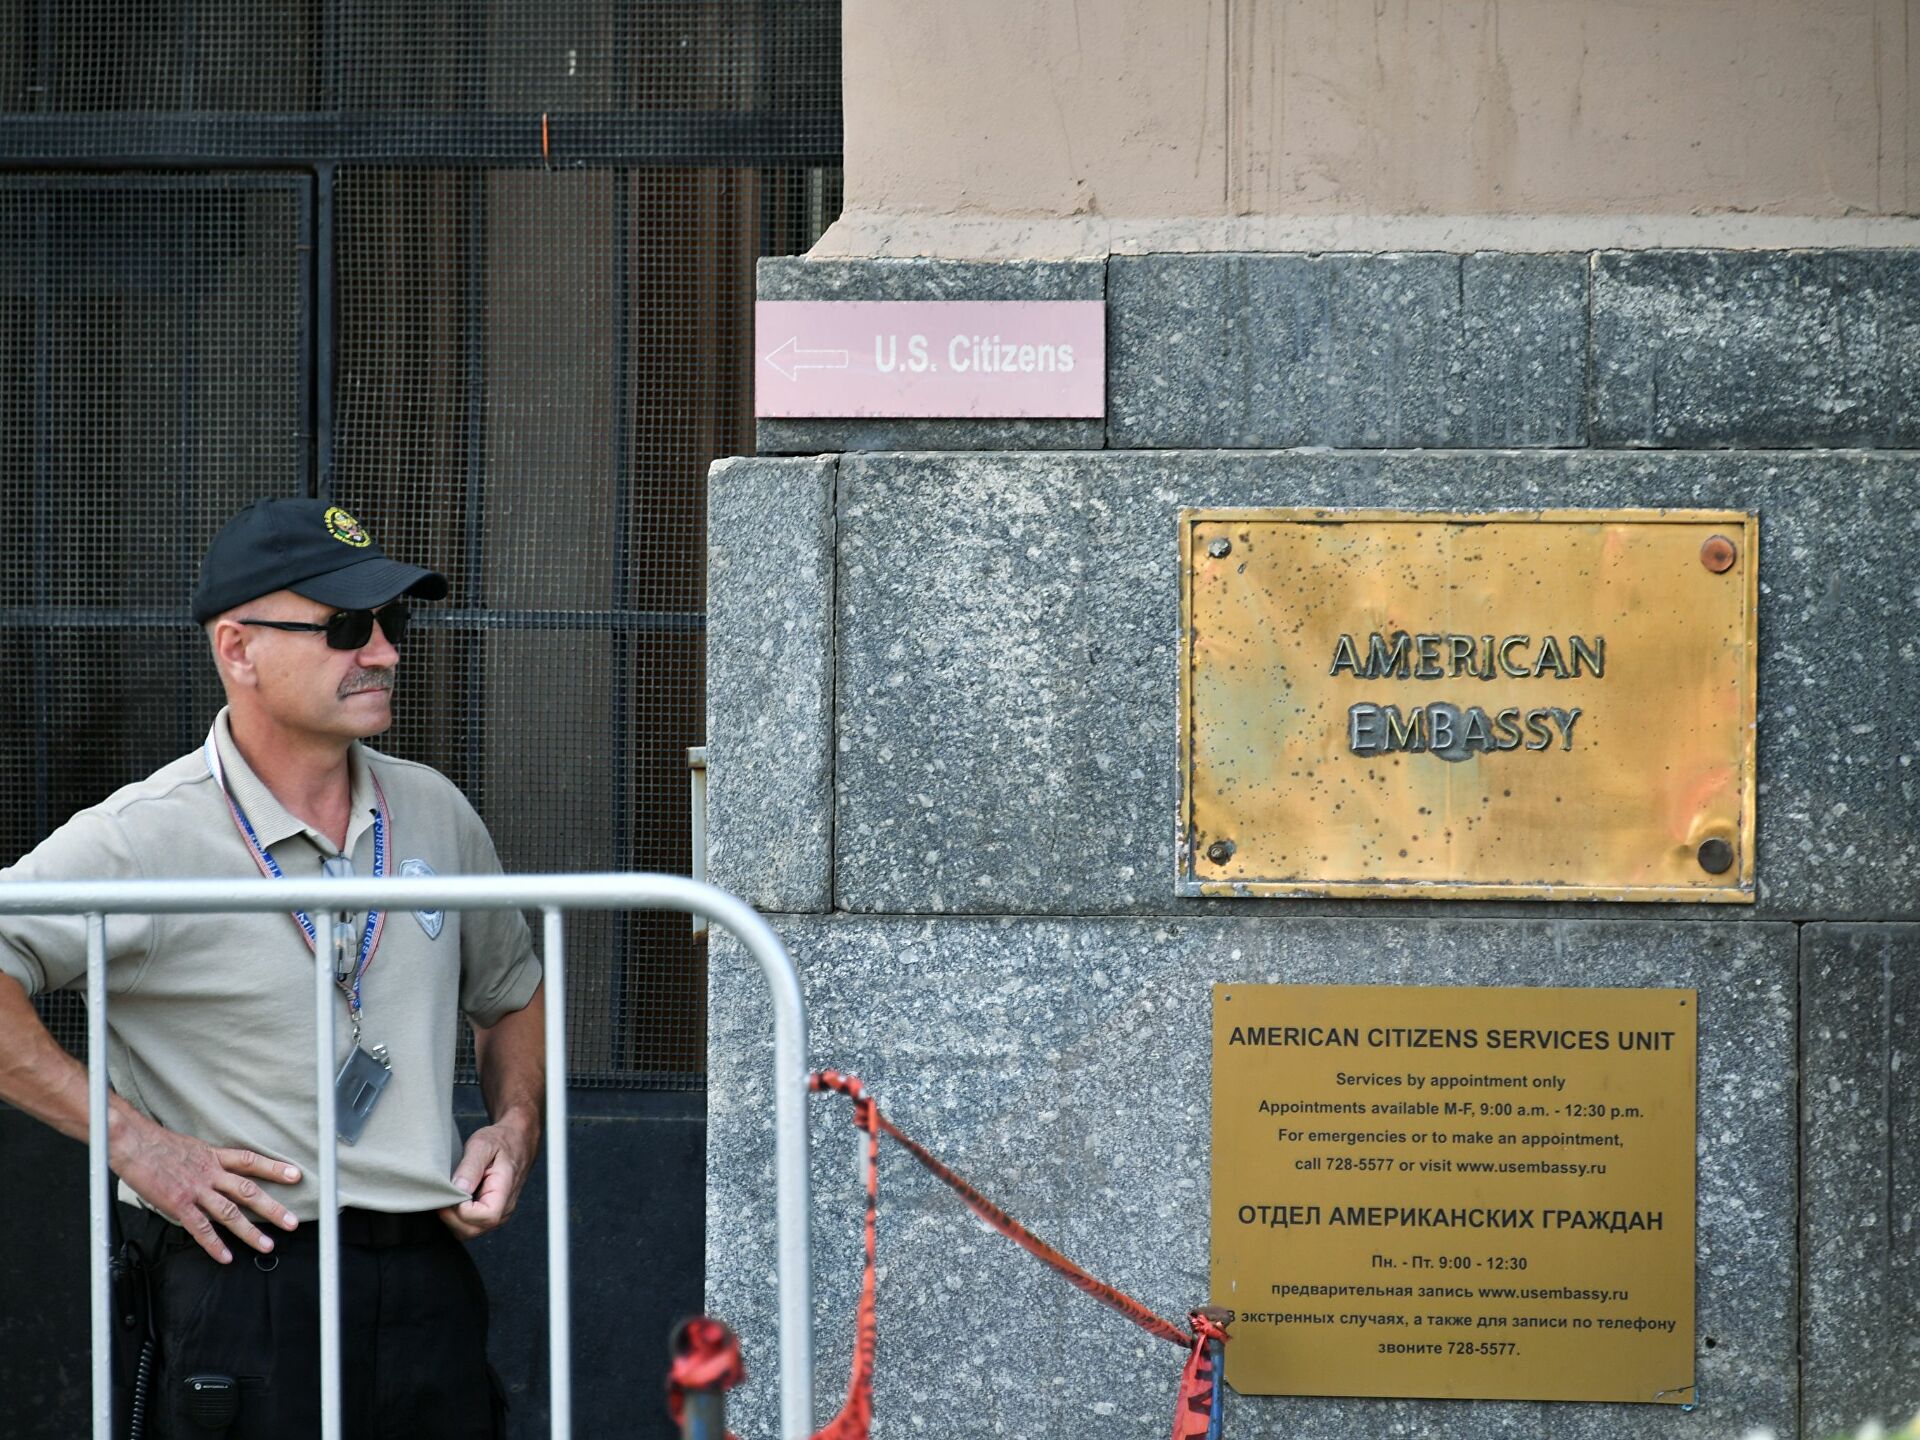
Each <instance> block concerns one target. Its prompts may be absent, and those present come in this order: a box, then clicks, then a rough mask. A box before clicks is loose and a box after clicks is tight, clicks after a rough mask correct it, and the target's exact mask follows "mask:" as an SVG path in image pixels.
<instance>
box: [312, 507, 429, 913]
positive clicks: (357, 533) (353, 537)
mask: <svg viewBox="0 0 1920 1440" xmlns="http://www.w3.org/2000/svg"><path fill="white" fill-rule="evenodd" d="M326 522H327V533H328V534H329V535H331V536H333V538H334V539H336V540H338V541H339V542H340V543H341V544H342V545H351V546H353V547H354V548H355V549H357V550H364V549H365V548H366V547H367V546H369V545H371V544H372V543H373V537H372V536H371V535H369V534H367V532H366V531H365V530H363V529H362V528H361V526H360V522H359V521H358V520H356V519H354V518H353V516H351V515H349V514H348V513H347V512H346V511H344V510H342V509H341V508H340V507H339V506H338V505H334V506H331V507H330V508H329V509H328V510H327V513H326ZM427 873H428V874H429V875H431V874H432V873H433V872H432V871H431V870H429V871H428V872H427Z"/></svg>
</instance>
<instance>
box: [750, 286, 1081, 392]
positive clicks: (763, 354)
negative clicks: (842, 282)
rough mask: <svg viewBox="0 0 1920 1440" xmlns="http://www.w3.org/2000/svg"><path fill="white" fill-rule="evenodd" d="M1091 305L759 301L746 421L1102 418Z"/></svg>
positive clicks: (1077, 302) (1051, 302)
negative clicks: (751, 404) (749, 417)
mask: <svg viewBox="0 0 1920 1440" xmlns="http://www.w3.org/2000/svg"><path fill="white" fill-rule="evenodd" d="M1106 316H1107V307H1106V303H1105V302H1104V301H1100V300H762V301H760V302H759V304H757V305H755V306H754V325H755V329H756V332H757V333H756V335H755V343H754V353H755V355H756V357H757V358H756V362H755V364H754V413H755V414H757V415H759V416H762V417H763V418H767V419H780V418H799V417H803V416H831V417H834V418H846V419H852V418H856V417H863V416H901V417H909V416H972V417H979V418H988V417H996V418H998V417H1008V418H1013V417H1034V418H1049V419H1052V418H1069V419H1071V418H1090V419H1097V418H1098V417H1100V416H1102V415H1104V414H1106V399H1107V319H1106Z"/></svg>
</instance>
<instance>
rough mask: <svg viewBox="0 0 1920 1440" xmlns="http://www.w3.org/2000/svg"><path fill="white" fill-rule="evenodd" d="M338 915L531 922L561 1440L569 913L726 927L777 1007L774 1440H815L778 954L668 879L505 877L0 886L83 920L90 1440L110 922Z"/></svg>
mask: <svg viewBox="0 0 1920 1440" xmlns="http://www.w3.org/2000/svg"><path fill="white" fill-rule="evenodd" d="M292 909H306V910H315V911H322V910H326V911H332V910H341V909H350V910H356V911H364V910H371V909H379V910H384V911H389V912H392V911H399V910H439V909H447V910H539V911H540V912H541V914H542V915H543V917H544V919H545V936H546V947H545V948H546V954H545V964H546V987H547V988H546V1024H547V1031H546V1055H547V1062H548V1071H549V1077H550V1078H549V1083H548V1085H547V1119H546V1142H547V1288H548V1300H549V1307H550V1315H551V1331H550V1336H549V1343H548V1350H547V1363H548V1366H549V1370H550V1380H549V1384H550V1387H551V1390H552V1419H553V1430H552V1433H553V1436H554V1440H571V1437H572V1434H573V1390H572V1378H571V1368H570V1358H571V1355H572V1348H573V1346H572V1327H571V1316H570V1312H569V1308H568V1307H569V1303H570V1293H571V1292H570V1286H569V1275H568V1265H567V1240H568V1232H567V1087H566V1064H567V1048H566V1009H567V1007H566V965H565V937H564V935H563V934H562V929H563V925H562V915H563V912H564V911H567V910H678V911H683V912H686V913H688V914H705V915H707V916H709V917H710V918H711V919H713V920H714V921H717V922H718V923H719V924H721V925H724V926H726V928H727V929H729V930H731V931H732V932H733V933H734V934H735V935H737V936H739V938H740V940H741V941H742V943H744V944H745V945H746V947H747V949H748V950H749V951H750V952H752V954H753V957H754V958H755V959H756V960H758V961H759V962H760V968H761V971H762V972H763V973H764V974H765V976H766V978H767V985H768V987H769V989H771V991H772V992H773V1005H774V1127H775V1155H774V1166H775V1171H774V1173H775V1204H776V1207H777V1217H778V1218H777V1226H778V1232H777V1233H778V1239H779V1252H780V1270H779V1275H780V1433H781V1436H782V1440H805V1437H806V1436H808V1435H809V1434H811V1433H812V1430H813V1330H812V1313H811V1306H812V1298H811V1289H812V1281H811V1274H810V1270H809V1260H808V1254H809V1251H808V1236H807V1216H808V1203H809V1202H808V1197H807V1112H806V1106H807V1015H806V1004H805V1002H804V1000H803V999H802V998H801V994H800V981H799V977H798V976H797V975H796V974H795V973H794V968H793V961H792V959H791V958H790V957H789V956H788V955H787V951H786V947H785V946H783V945H782V944H781V943H780V939H779V937H778V936H777V935H775V934H774V933H773V930H772V929H771V928H770V927H769V926H768V925H767V922H766V921H764V920H762V919H761V918H760V916H759V915H758V914H756V913H755V912H754V911H753V909H752V908H751V907H750V906H748V905H747V904H746V903H745V902H743V901H741V900H739V899H737V898H736V897H735V896H733V895H730V894H728V893H727V892H726V891H724V890H719V889H715V888H714V887H713V886H711V885H705V884H702V883H700V882H698V881H694V880H688V879H685V878H683V877H681V876H677V875H635V874H628V875H501V876H485V877H482V876H465V877H458V878H434V879H419V880H413V879H352V878H342V879H330V878H320V879H314V880H292V879H287V880H278V881H275V882H274V883H272V884H268V885H263V884H260V883H258V882H257V881H231V880H118V881H69V882H59V883H46V882H39V881H34V882H22V883H20V884H9V885H0V914H9V915H84V916H86V917H87V1079H88V1107H89V1112H88V1113H89V1122H88V1127H87V1134H88V1142H87V1143H88V1165H89V1169H88V1180H89V1186H88V1217H89V1227H90V1228H89V1232H88V1247H89V1253H90V1254H91V1256H92V1265H91V1269H92V1321H93V1436H94V1440H111V1436H112V1385H111V1374H112V1372H111V1368H110V1367H111V1357H112V1351H111V1344H112V1340H111V1329H110V1326H109V1324H108V1273H107V1266H108V1260H109V1247H110V1242H109V1239H108V1235H109V1228H108V1212H107V1207H108V1206H109V1205H110V1204H111V1203H112V1196H111V1195H110V1194H109V1193H108V1189H107V1180H108V1167H107V1023H106V1021H107V938H106V936H107V922H106V917H107V916H108V915H157V914H181V913H195V914H237V913H254V912H260V911H268V912H271V911H285V910H292ZM330 960H331V957H330V955H329V954H328V948H327V947H326V946H321V947H319V953H318V955H317V956H316V964H315V966H314V1007H315V1013H316V1015H317V1017H318V1019H319V1024H318V1026H317V1036H316V1040H315V1046H314V1063H315V1067H316V1070H315V1079H316V1081H317V1082H318V1085H319V1092H320V1114H319V1127H320V1128H319V1134H320V1135H321V1136H322V1137H323V1140H322V1144H321V1145H320V1147H319V1150H320V1296H321V1302H320V1303H321V1308H320V1317H321V1327H320V1334H321V1355H320V1366H321V1373H320V1387H321V1388H320V1395H321V1417H322V1432H321V1433H322V1440H339V1435H340V1356H339V1337H340V1310H339V1305H340V1297H339V1273H340V1272H339V1246H340V1235H339V1199H340V1192H339V1173H338V1168H337V1151H336V1144H337V1142H335V1143H327V1141H328V1139H329V1138H330V1137H332V1136H333V1133H334V1128H335V1126H334V1116H333V1105H334V1094H333V1072H334V1022H335V1019H336V1017H335V1014H334V1011H335V1008H336V1001H335V999H334V995H335V991H334V986H333V972H332V967H331V963H330Z"/></svg>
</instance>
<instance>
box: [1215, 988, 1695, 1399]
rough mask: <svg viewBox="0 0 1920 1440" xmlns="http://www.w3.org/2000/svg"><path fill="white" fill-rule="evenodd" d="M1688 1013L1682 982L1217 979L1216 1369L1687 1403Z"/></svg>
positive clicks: (1328, 1385) (1312, 1381) (1234, 1374)
mask: <svg viewBox="0 0 1920 1440" xmlns="http://www.w3.org/2000/svg"><path fill="white" fill-rule="evenodd" d="M1697 1010H1698V996H1697V995H1696V993H1695V992H1694V991H1691V990H1598V989H1595V990H1548V989H1538V990H1535V989H1497V990H1496V989H1470V988H1465V987H1437V988H1423V987H1418V986H1362V985H1346V986H1343V985H1216V986H1215V987H1214V992H1213V1287H1212V1289H1213V1303H1214V1304H1216V1305H1224V1306H1226V1307H1227V1308H1229V1309H1231V1310H1232V1311H1234V1313H1235V1317H1236V1318H1235V1320H1234V1323H1233V1328H1232V1334H1233V1340H1232V1342H1231V1343H1230V1344H1229V1345H1228V1346H1227V1380H1228V1382H1229V1383H1230V1384H1232V1386H1233V1387H1234V1389H1236V1390H1239V1391H1241V1392H1242V1393H1245V1394H1254V1395H1362V1396H1368V1395H1371V1396H1401V1397H1414V1396H1437V1397H1442V1398H1457V1399H1484V1400H1624V1401H1646V1402H1649V1403H1666V1404H1676V1405H1677V1404H1687V1403H1690V1402H1691V1401H1692V1400H1693V1398H1694V1396H1693V1381H1694V1372H1693V1285H1694V1274H1693V1265H1694V1218H1693V1207H1694V1093H1695V1080H1696V1071H1695V1063H1696V1062H1695V1045H1696V1038H1697V1026H1696V1024H1695V1015H1696V1013H1697Z"/></svg>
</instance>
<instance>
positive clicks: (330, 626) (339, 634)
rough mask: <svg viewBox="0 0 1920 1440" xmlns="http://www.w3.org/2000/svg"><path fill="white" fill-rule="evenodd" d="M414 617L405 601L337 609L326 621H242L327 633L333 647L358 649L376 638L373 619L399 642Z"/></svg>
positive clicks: (304, 632)
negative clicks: (372, 607) (376, 606)
mask: <svg viewBox="0 0 1920 1440" xmlns="http://www.w3.org/2000/svg"><path fill="white" fill-rule="evenodd" d="M412 618H413V612H412V611H411V610H409V609H408V608H407V606H406V604H405V603H404V602H403V601H399V600H396V601H394V602H393V603H392V604H391V605H385V606H382V607H381V608H380V609H378V610H336V611H334V612H333V614H331V615H329V616H328V617H327V618H326V620H325V621H324V622H320V623H315V622H314V621H311V620H244V619H243V620H241V621H240V623H241V624H242V625H258V626H260V627H261V628H262V629H265V630H293V631H297V632H298V633H300V634H303V635H325V636H326V637H327V648H328V649H330V650H358V649H360V648H361V647H362V646H363V645H365V644H366V643H367V642H368V641H369V640H371V639H372V638H373V622H374V621H376V620H378V621H379V622H380V633H381V634H383V635H385V636H386V637H387V639H388V641H389V642H390V643H392V644H394V645H398V644H399V643H400V642H401V641H402V640H404V639H406V637H407V622H408V621H409V620H411V619H412Z"/></svg>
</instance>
